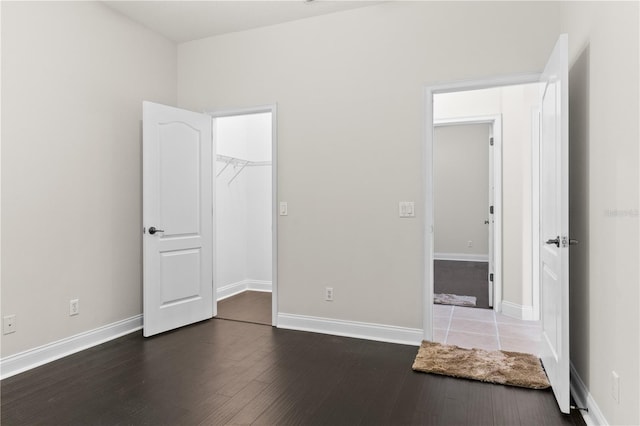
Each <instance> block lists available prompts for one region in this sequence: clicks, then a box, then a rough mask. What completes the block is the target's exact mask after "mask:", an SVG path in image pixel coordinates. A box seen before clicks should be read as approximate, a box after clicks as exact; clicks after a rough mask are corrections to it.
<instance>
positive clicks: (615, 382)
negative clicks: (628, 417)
mask: <svg viewBox="0 0 640 426" xmlns="http://www.w3.org/2000/svg"><path fill="white" fill-rule="evenodd" d="M611 396H612V397H613V399H614V401H616V402H617V403H618V404H619V403H620V376H618V373H616V372H615V371H612V372H611Z"/></svg>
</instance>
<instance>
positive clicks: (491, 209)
mask: <svg viewBox="0 0 640 426" xmlns="http://www.w3.org/2000/svg"><path fill="white" fill-rule="evenodd" d="M489 214H493V206H489Z"/></svg>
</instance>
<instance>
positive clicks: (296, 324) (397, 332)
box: [278, 313, 424, 346]
mask: <svg viewBox="0 0 640 426" xmlns="http://www.w3.org/2000/svg"><path fill="white" fill-rule="evenodd" d="M278 328H284V329H288V330H299V331H311V332H314V333H322V334H331V335H334V336H345V337H355V338H358V339H367V340H376V341H379V342H389V343H400V344H404V345H414V346H420V343H421V342H422V338H423V335H424V334H423V331H422V330H421V329H417V328H405V327H396V326H392V325H383V324H372V323H366V322H356V321H344V320H336V319H331V318H318V317H309V316H305V315H294V314H283V313H278Z"/></svg>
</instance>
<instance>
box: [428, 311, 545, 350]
mask: <svg viewBox="0 0 640 426" xmlns="http://www.w3.org/2000/svg"><path fill="white" fill-rule="evenodd" d="M433 307H434V310H433V321H434V322H433V337H434V341H436V342H440V343H446V344H449V345H457V346H460V347H464V348H480V349H486V350H497V349H501V350H506V351H515V352H526V353H530V354H534V355H539V350H538V345H539V343H540V322H539V321H523V320H519V319H515V318H511V317H507V316H505V315H502V314H499V313H495V311H493V310H491V309H479V308H465V307H461V306H448V305H437V304H434V305H433Z"/></svg>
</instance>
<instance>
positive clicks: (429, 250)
mask: <svg viewBox="0 0 640 426" xmlns="http://www.w3.org/2000/svg"><path fill="white" fill-rule="evenodd" d="M539 81H540V74H538V73H533V74H519V75H507V76H500V77H495V78H489V79H482V80H469V81H461V82H451V83H442V84H436V85H431V86H426V87H425V89H424V105H425V126H424V130H423V131H424V138H423V139H424V145H423V146H424V150H423V160H422V164H423V167H422V169H423V171H424V177H423V181H424V183H425V185H424V200H425V204H424V230H423V234H424V239H423V241H424V252H425V255H424V257H423V280H422V282H423V285H422V296H423V301H422V312H423V314H422V315H423V317H422V326H423V335H424V339H425V340H433V255H434V251H433V226H434V221H433V219H434V217H433V127H434V118H433V97H434V95H436V94H439V93H450V92H463V91H469V90H478V89H489V88H493V87H501V86H513V85H518V84H529V83H538V82H539ZM533 208H537V207H536V206H534V207H533ZM496 257H497V256H496ZM498 302H501V301H497V300H494V306H495V305H499V303H498Z"/></svg>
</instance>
